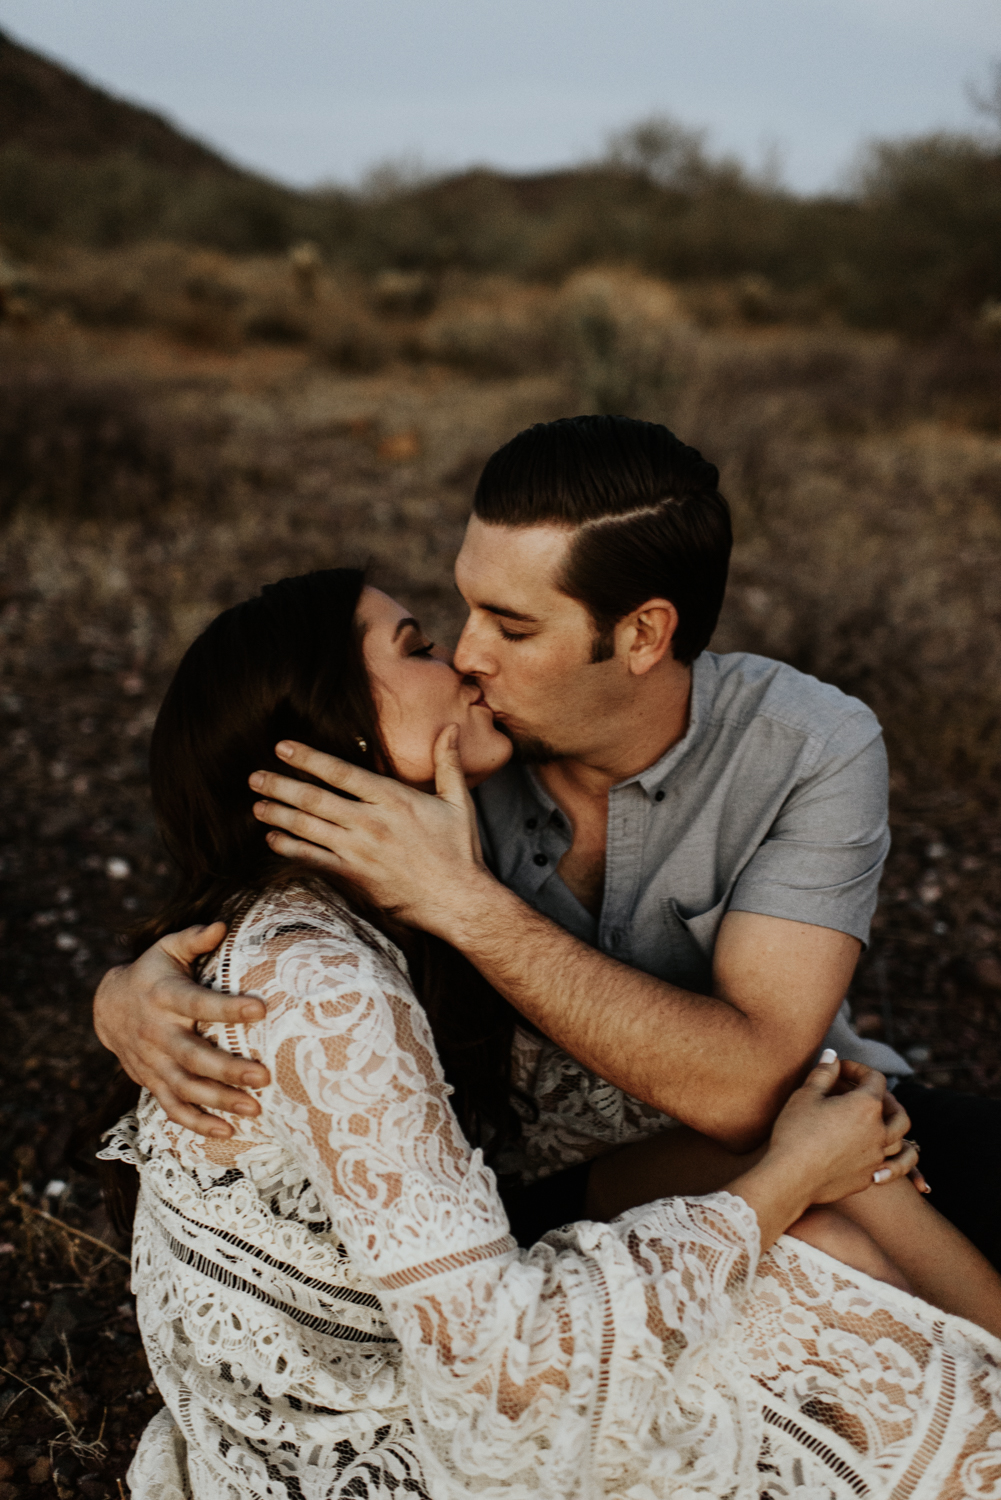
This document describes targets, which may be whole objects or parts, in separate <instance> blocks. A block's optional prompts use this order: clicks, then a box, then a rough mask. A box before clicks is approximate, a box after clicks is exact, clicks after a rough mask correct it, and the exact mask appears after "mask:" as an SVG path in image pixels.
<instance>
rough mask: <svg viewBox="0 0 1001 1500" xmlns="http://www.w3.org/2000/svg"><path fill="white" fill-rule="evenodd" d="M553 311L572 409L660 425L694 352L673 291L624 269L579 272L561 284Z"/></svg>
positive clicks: (694, 339)
mask: <svg viewBox="0 0 1001 1500" xmlns="http://www.w3.org/2000/svg"><path fill="white" fill-rule="evenodd" d="M555 311H556V322H557V327H558V329H559V333H560V339H561V345H562V349H563V352H564V360H565V365H564V368H565V372H566V377H567V379H568V381H569V383H570V384H571V386H572V388H573V390H574V391H575V393H576V396H577V401H578V404H579V405H580V406H582V407H583V408H584V409H585V410H588V411H600V412H611V413H618V414H622V415H628V416H642V417H648V418H653V419H655V420H660V419H662V417H663V415H664V413H665V411H666V410H667V409H668V408H669V407H670V406H671V404H672V402H673V399H674V397H675V396H676V394H677V393H678V391H679V389H680V387H681V385H682V383H683V381H684V380H685V379H686V377H687V376H688V375H689V373H690V367H691V364H692V361H693V359H694V357H695V347H696V336H695V334H694V332H693V330H692V329H691V328H690V327H689V326H688V324H687V322H686V320H685V318H684V315H683V313H682V311H681V308H680V306H679V303H678V299H677V297H676V296H675V294H674V293H673V291H672V289H671V288H670V287H669V286H668V285H667V284H666V283H665V282H663V281H655V280H653V279H651V278H649V277H642V276H637V275H636V274H635V273H630V272H628V271H614V270H595V271H582V272H580V273H578V275H576V276H572V277H571V278H570V279H569V280H568V281H567V282H566V284H565V285H564V287H563V288H562V290H561V292H560V295H559V298H558V299H557V304H556V310H555Z"/></svg>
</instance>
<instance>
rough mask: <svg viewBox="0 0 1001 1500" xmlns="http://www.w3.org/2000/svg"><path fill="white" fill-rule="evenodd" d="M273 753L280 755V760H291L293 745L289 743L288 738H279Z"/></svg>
mask: <svg viewBox="0 0 1001 1500" xmlns="http://www.w3.org/2000/svg"><path fill="white" fill-rule="evenodd" d="M275 754H276V755H280V756H281V758H282V760H291V759H292V757H293V755H294V754H295V746H294V745H290V744H289V742H288V740H280V741H279V743H278V744H277V745H276V746H275Z"/></svg>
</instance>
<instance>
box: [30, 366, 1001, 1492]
mask: <svg viewBox="0 0 1001 1500" xmlns="http://www.w3.org/2000/svg"><path fill="white" fill-rule="evenodd" d="M136 357H137V358H138V356H136ZM144 357H145V358H146V366H147V367H148V366H149V364H150V363H151V356H149V351H147V352H146V356H144ZM163 360H164V362H167V363H169V359H168V355H166V354H165V355H163ZM123 361H124V355H121V354H120V355H119V359H118V364H117V365H116V370H117V372H118V373H117V375H116V379H118V381H119V385H118V387H116V389H117V391H118V395H117V396H115V397H114V400H121V399H124V398H122V397H121V389H122V386H121V381H122V371H123V369H125V367H126V366H125V363H123ZM276 368H277V367H276ZM181 373H182V374H183V380H180V376H179V374H178V371H177V370H176V369H174V368H173V367H171V368H170V369H168V370H166V371H163V370H161V371H160V375H161V376H163V377H164V379H166V378H167V377H168V376H169V380H170V382H173V383H172V384H170V400H169V402H167V405H170V402H173V406H172V407H171V408H170V409H171V411H173V412H174V414H175V416H176V413H177V411H178V410H180V409H181V407H183V408H184V410H185V411H186V412H187V413H188V414H189V416H191V420H192V421H194V416H197V415H198V413H199V410H200V409H201V408H203V407H205V406H206V405H210V406H212V409H213V411H214V412H215V413H216V415H218V413H219V412H220V411H224V412H225V417H226V420H225V422H224V423H223V424H222V426H221V427H220V426H217V427H216V428H213V429H212V432H214V433H215V436H214V437H213V436H212V433H211V432H210V433H209V434H208V436H206V434H205V431H203V430H202V429H198V430H199V432H201V436H200V437H198V436H197V434H196V437H193V438H192V439H191V441H192V443H193V444H195V446H196V447H197V443H202V445H203V448H204V451H205V452H208V451H209V449H210V448H211V449H212V451H213V452H215V453H218V452H219V451H224V452H225V454H226V455H228V457H227V458H226V465H228V467H224V469H218V470H213V471H212V473H213V474H214V475H215V477H214V478H213V479H212V481H211V483H209V481H207V480H205V478H204V474H202V471H201V470H199V468H198V463H196V462H195V461H194V460H192V461H191V463H190V464H189V466H188V470H186V471H185V472H186V473H187V476H188V477H187V479H186V480H185V484H186V486H187V487H186V488H185V486H184V485H182V484H181V481H180V480H179V479H177V480H176V483H177V485H180V487H181V489H183V490H184V494H183V496H182V498H181V499H180V500H179V501H178V502H177V504H176V505H174V502H173V501H172V502H171V506H173V508H171V506H167V507H166V509H165V510H164V512H163V514H156V515H154V514H152V513H150V512H144V513H142V514H140V515H138V518H137V517H136V516H135V515H134V516H133V518H132V519H131V520H129V521H127V522H125V521H121V522H120V521H119V520H116V519H114V518H112V519H110V520H109V519H108V518H107V516H104V517H103V518H102V515H101V514H100V507H99V505H97V503H96V502H95V503H94V505H92V507H91V510H90V511H89V512H88V513H87V514H85V515H82V516H81V515H79V514H70V515H64V516H62V517H60V516H58V515H57V516H54V517H50V518H49V519H44V520H39V519H37V518H29V520H28V521H25V520H24V519H23V518H22V519H21V520H18V519H17V518H15V519H14V521H13V522H11V523H10V524H9V526H8V530H7V533H6V542H7V546H6V551H5V559H4V564H3V569H4V570H3V572H2V573H0V631H2V637H0V642H2V645H0V649H2V651H3V668H2V674H0V760H2V775H0V882H2V926H0V937H2V951H3V963H2V968H0V1018H2V1022H0V1024H2V1027H3V1037H4V1046H3V1050H2V1056H0V1068H2V1070H3V1090H2V1094H0V1178H2V1180H0V1287H2V1290H0V1343H2V1357H0V1366H2V1369H0V1500H15V1497H21V1496H24V1497H28V1496H38V1497H39V1500H47V1497H49V1496H52V1495H59V1496H60V1497H67V1496H71V1495H80V1496H82V1497H86V1500H101V1497H105V1496H109V1495H110V1496H113V1497H117V1496H118V1495H119V1493H120V1489H121V1485H122V1483H123V1481H124V1475H125V1471H126V1468H127V1466H128V1463H129V1460H130V1456H131V1453H132V1451H133V1450H134V1448H135V1445H136V1442H137V1439H138V1435H139V1433H140V1432H141V1430H142V1428H143V1426H144V1425H145V1423H146V1422H147V1420H148V1419H149V1417H150V1416H151V1415H152V1413H153V1412H154V1411H155V1410H156V1409H157V1408H158V1406H159V1405H160V1402H159V1397H158V1396H157V1394H156V1392H155V1389H154V1388H153V1386H152V1385H151V1383H150V1377H149V1372H148V1369H147V1366H146V1363H145V1360H144V1356H143V1351H142V1345H141V1341H140V1338H139V1334H138V1330H137V1327H136V1321H135V1316H134V1310H133V1303H132V1300H131V1298H130V1296H129V1292H128V1267H127V1261H126V1258H125V1257H126V1255H127V1249H128V1247H127V1244H126V1243H124V1242H123V1241H122V1240H121V1239H119V1238H118V1237H117V1236H116V1235H115V1234H114V1232H113V1231H112V1230H111V1228H110V1226H109V1224H108V1221H107V1219H106V1217H105V1215H104V1212H103V1208H102V1205H101V1202H100V1196H99V1192H98V1189H97V1186H96V1184H95V1182H94V1180H93V1178H92V1177H90V1176H89V1175H87V1173H86V1172H85V1171H84V1170H81V1165H80V1163H79V1161H77V1162H74V1160H73V1143H72V1139H71V1137H72V1135H73V1131H74V1129H75V1127H76V1125H77V1124H78V1122H79V1120H80V1118H81V1116H83V1115H84V1114H85V1113H86V1112H87V1110H88V1109H90V1108H92V1107H93V1106H94V1105H95V1103H96V1102H97V1101H98V1099H99V1098H100V1096H101V1094H102V1092H103V1091H104V1090H105V1088H106V1087H107V1084H108V1081H109V1079H110V1076H111V1060H110V1058H109V1056H108V1055H107V1054H106V1053H104V1052H103V1051H102V1049H101V1048H100V1046H99V1044H98V1043H97V1042H96V1040H95V1038H94V1037H93V1035H92V1034H91V1031H90V1024H89V1003H90V997H91V994H92V991H93V988H94V985H95V983H96V981H97V978H98V976H99V975H100V974H101V973H102V971H103V970H104V969H105V968H106V967H107V966H108V965H110V964H112V963H115V962H117V961H119V960H120V959H121V958H122V957H123V955H124V953H125V951H126V947H125V939H124V937H123V933H124V932H125V930H126V929H127V928H128V926H129V924H130V923H131V922H132V921H134V920H135V919H136V917H137V916H138V915H139V914H141V913H142V912H144V911H146V910H148V909H149V908H150V907H151V905H152V904H154V903H155V902H156V900H157V899H158V897H159V896H160V895H161V894H162V893H163V891H164V890H165V888H166V882H167V880H168V870H167V866H166V863H165V861H164V857H163V854H162V852H161V851H160V849H159V847H158V844H157V839H156V835H155V831H154V828H153V825H152V820H151V816H150V811H149V806H148V801H147V793H146V787H145V752H146V744H147V740H148V736H149V731H150V728H151V725H152V722H153V718H154V716H155V712H156V707H157V704H158V701H159V698H160V696H161V694H162V691H163V688H164V685H165V682H166V680H167V676H168V674H169V670H170V667H171V664H172V662H173V661H174V660H176V656H177V654H178V652H179V649H180V646H181V645H183V643H184V641H185V640H186V639H190V637H191V635H192V634H193V633H194V631H195V630H196V629H197V628H198V626H199V624H200V623H201V621H202V620H203V619H204V618H206V617H207V615H209V614H211V613H212V612H213V611H214V610H215V609H217V608H219V607H220V606H221V605H222V604H225V603H227V602H229V600H230V599H233V598H239V597H242V596H243V595H244V594H246V593H249V592H252V591H253V589H254V588H256V586H257V584H258V582H260V581H262V580H263V579H265V578H268V577H276V576H281V575H282V574H283V573H286V572H290V571H303V570H305V569H306V568H308V567H309V566H316V565H317V563H319V564H320V565H323V563H324V562H325V561H328V560H333V557H334V556H335V555H337V556H344V555H347V554H348V553H351V554H353V555H354V556H358V555H359V553H367V554H368V555H370V556H371V557H372V559H373V560H374V564H375V570H376V576H377V578H379V579H381V580H382V581H383V582H384V583H385V584H386V586H388V587H390V588H391V589H394V590H397V591H399V592H400V593H401V595H402V596H403V597H404V598H405V599H407V601H408V602H411V603H412V604H414V605H416V607H417V609H418V612H419V613H422V614H424V615H425V616H426V617H427V618H428V620H429V623H431V625H432V626H433V628H434V630H435V631H436V632H440V633H442V634H443V635H444V636H445V638H447V636H448V634H449V632H453V631H454V629H455V627H456V624H457V622H458V612H457V603H456V601H455V600H454V597H453V595H452V593H451V589H450V583H449V568H450V562H451V557H452V555H453V554H454V550H455V547H456V545H457V541H458V537H459V535H460V532H461V525H462V520H463V516H464V513H465V510H466V508H467V506H468V497H469V491H470V485H471V478H472V476H473V474H475V472H476V468H477V465H478V463H479V461H481V460H482V457H483V456H484V455H485V453H487V452H489V451H490V449H491V448H492V447H493V446H494V445H495V444H496V442H497V441H499V440H500V439H501V438H502V437H503V436H505V435H506V434H507V433H508V432H510V431H512V430H515V428H516V427H517V426H518V425H522V424H523V422H524V421H525V420H526V419H527V416H528V414H530V413H537V414H538V415H542V416H547V415H552V414H555V411H556V410H558V409H559V408H558V401H559V400H560V399H561V398H560V396H559V394H558V393H554V391H553V389H552V388H551V386H548V385H546V384H545V383H541V384H539V383H536V384H535V385H533V384H532V383H531V382H522V383H521V384H520V385H519V384H518V383H517V382H508V383H507V384H506V385H504V386H503V387H502V386H501V385H500V384H497V385H495V386H482V385H481V386H478V387H476V388H475V389H474V388H472V387H469V388H467V387H465V386H463V387H458V386H456V385H455V384H454V383H453V384H449V383H448V382H447V381H442V382H439V386H438V387H435V385H434V381H433V380H429V379H427V378H424V377H422V378H421V379H417V378H416V377H415V378H414V379H413V380H411V381H410V382H409V383H408V381H406V380H403V381H401V380H396V382H395V383H394V382H392V381H388V380H386V381H382V383H381V384H380V382H379V381H376V380H373V381H370V382H369V383H367V384H366V383H365V382H363V381H355V382H353V383H352V382H346V381H341V382H340V383H338V382H334V381H331V380H325V381H319V380H314V379H313V377H312V376H311V375H309V373H308V372H306V371H304V370H301V369H299V368H298V367H297V366H294V362H293V364H292V365H289V366H287V367H286V366H283V367H282V368H281V369H280V370H279V371H278V375H280V377H281V378H280V380H278V375H276V374H275V370H274V369H272V370H270V372H265V373H264V374H261V372H260V371H258V373H257V374H256V375H253V376H252V375H251V374H250V373H247V372H244V373H243V374H241V373H240V371H239V370H237V371H236V372H235V373H234V371H233V369H229V370H227V372H226V373H225V379H223V377H222V376H221V375H220V374H219V372H218V370H213V368H210V363H205V362H203V363H202V365H200V366H198V367H197V368H196V367H195V366H194V365H193V364H192V361H191V360H189V361H188V362H187V364H186V365H185V368H184V371H183V372H181ZM40 378H41V377H40ZM46 378H47V377H46ZM179 380H180V384H178V381H179ZM276 381H277V384H276ZM268 382H270V384H269V383H268ZM282 382H284V383H283V384H282ZM279 386H280V388H281V390H282V391H288V390H294V392H295V400H294V402H292V400H291V398H289V399H288V401H286V399H285V397H284V396H280V395H276V394H275V392H276V390H278V389H279ZM39 389H41V387H40V388H39ZM46 389H48V390H49V396H48V397H46V399H50V400H51V401H55V400H56V398H55V397H54V396H52V395H51V388H50V387H46ZM102 399H106V401H111V400H112V397H110V396H106V397H105V398H102ZM163 400H164V401H166V400H167V398H166V397H164V398H163ZM185 403H186V404H185ZM283 403H284V404H283ZM57 405H58V402H57ZM161 407H163V402H161ZM53 410H55V408H53ZM60 410H62V408H60ZM163 410H166V407H163ZM192 413H194V416H192V415H191V414H192ZM161 414H162V413H161ZM283 414H284V415H283ZM99 416H100V414H99ZM55 420H56V419H55V418H53V421H55ZM59 420H62V418H60V419H59ZM65 420H66V421H67V422H69V420H70V419H69V418H68V417H67V418H65ZM109 420H110V418H108V416H107V411H106V412H105V416H104V417H100V420H99V421H98V422H97V427H98V428H99V429H100V432H104V433H106V432H107V431H108V430H109V429H108V421H109ZM115 420H119V421H120V423H121V422H125V421H126V419H125V417H123V416H122V415H121V411H119V416H118V418H116V419H115ZM129 420H132V419H131V418H129ZM144 420H145V419H144ZM150 420H151V421H152V420H153V419H152V418H151V419H150ZM158 420H159V419H158ZM220 420H221V419H220ZM101 423H103V424H104V425H103V426H102V425H101ZM126 425H127V423H126ZM112 426H114V423H113V422H112ZM140 428H141V431H142V432H143V433H145V436H144V437H142V442H146V443H147V445H149V444H153V447H154V448H155V446H156V442H157V441H159V440H158V439H157V438H156V432H157V431H159V430H160V429H159V428H157V427H156V423H155V422H153V425H152V427H149V428H148V429H147V428H146V427H142V424H140ZM136 431H140V429H139V428H137V429H136ZM192 431H194V428H192ZM150 433H152V434H153V435H152V436H150ZM196 438H197V442H196ZM95 441H96V440H95ZM101 441H104V439H101ZM107 441H108V442H111V439H108V440H107ZM130 441H131V439H130ZM135 441H136V442H139V439H138V438H136V440H135ZM142 442H140V443H139V445H140V448H141V446H142ZM112 446H113V444H112ZM133 446H135V445H134V444H133ZM32 451H35V450H32ZM102 451H103V450H102ZM130 451H131V450H130ZM150 451H153V450H152V449H151V450H150ZM157 451H159V450H157ZM199 451H201V450H199ZM199 462H200V460H199ZM206 462H207V460H206ZM213 462H215V460H213ZM136 463H137V464H138V468H137V470H136V472H139V470H141V469H142V463H141V462H140V461H139V460H137V461H136ZM134 467H135V465H134ZM146 468H147V469H149V470H150V471H151V472H152V469H151V465H150V464H147V465H146ZM152 468H155V465H153V466H152ZM144 472H145V471H144ZM199 474H201V475H202V477H201V478H199V477H198V476H199ZM192 476H194V477H192ZM182 477H183V476H182ZM175 479H176V476H175ZM172 482H173V481H172ZM144 493H145V492H144ZM144 503H145V502H144ZM732 628H733V627H731V633H732ZM896 785H897V790H896V792H895V794H894V810H893V827H894V847H893V852H892V854H891V857H890V862H889V866H888V869H887V873H886V877H885V880H884V884H883V895H882V900H881V904H880V909H879V913H878V916H877V919H876V928H875V934H874V940H873V944H872V946H871V948H870V950H869V952H868V953H867V954H866V955H865V957H864V960H863V962H862V965H861V968H860V971H859V975H858V978H857V981H856V984H855V989H854V1003H855V1009H856V1015H857V1019H858V1022H859V1026H860V1029H861V1030H863V1031H864V1032H866V1033H867V1034H869V1035H872V1036H878V1037H885V1038H886V1039H887V1040H889V1041H892V1042H894V1043H895V1044H896V1045H897V1046H898V1047H899V1048H902V1049H903V1050H905V1051H906V1052H907V1053H908V1055H909V1057H910V1058H911V1060H912V1061H913V1062H914V1064H915V1066H916V1067H917V1069H918V1071H919V1073H920V1074H921V1076H922V1077H924V1078H925V1079H926V1080H927V1081H928V1082H931V1083H934V1084H952V1085H953V1086H956V1087H962V1088H966V1089H971V1090H973V1091H976V1092H979V1093H992V1094H995V1093H997V1091H998V1089H999V1087H1001V958H999V951H1001V950H999V942H1001V817H999V815H998V810H997V805H996V801H995V799H994V797H993V794H992V793H991V792H990V791H989V788H987V784H986V783H985V782H984V781H983V779H982V778H981V779H979V780H975V781H974V780H970V781H967V780H964V778H962V777H961V776H958V775H957V776H953V777H952V778H951V779H948V778H946V779H943V777H942V776H941V775H939V774H937V773H936V774H933V773H932V772H929V773H928V774H927V775H925V776H921V775H920V774H918V773H917V772H915V770H914V768H913V767H911V768H910V769H909V771H908V775H907V779H906V780H904V779H903V777H898V778H897V783H896Z"/></svg>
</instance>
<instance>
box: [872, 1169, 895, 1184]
mask: <svg viewBox="0 0 1001 1500" xmlns="http://www.w3.org/2000/svg"><path fill="white" fill-rule="evenodd" d="M892 1176H893V1173H892V1172H891V1171H890V1168H889V1167H880V1169H879V1171H878V1172H873V1174H872V1180H873V1182H888V1181H889V1179H890V1178H891V1177H892Z"/></svg>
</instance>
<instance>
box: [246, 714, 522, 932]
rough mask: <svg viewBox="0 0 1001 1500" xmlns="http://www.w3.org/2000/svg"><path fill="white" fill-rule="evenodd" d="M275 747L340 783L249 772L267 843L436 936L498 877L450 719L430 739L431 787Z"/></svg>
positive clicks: (293, 747)
mask: <svg viewBox="0 0 1001 1500" xmlns="http://www.w3.org/2000/svg"><path fill="white" fill-rule="evenodd" d="M276 752H277V754H278V755H280V756H281V758H282V759H283V760H287V761H288V763H289V765H290V766H294V767H295V769H296V770H298V771H305V772H308V774H309V775H310V776H313V777H315V778H316V779H317V780H318V781H324V782H326V783H327V785H328V786H331V787H336V788H337V789H338V791H336V792H327V791H324V790H323V788H322V787H317V786H313V785H312V784H311V783H310V782H306V781H297V780H295V779H294V778H293V777H291V776H279V775H276V774H274V773H273V772H267V771H257V772H255V773H254V775H253V776H251V778H250V785H251V786H252V787H253V789H254V790H255V791H257V792H260V793H261V794H262V796H263V797H264V798H267V799H268V800H266V801H261V802H258V803H256V805H255V807H254V813H255V815H256V816H257V817H258V818H259V819H260V820H261V822H262V823H269V824H270V825H271V827H272V828H273V829H274V830H275V831H274V832H272V833H269V834H268V843H269V844H270V846H271V848H272V849H273V850H274V851H275V853H276V854H284V855H286V856H287V857H288V858H289V859H300V860H303V861H304V862H305V863H307V864H311V865H314V866H315V867H316V868H317V869H320V870H328V871H331V872H332V873H334V874H337V875H343V876H346V877H347V879H349V880H351V881H353V882H354V883H355V884H356V885H358V886H359V887H360V888H361V889H362V890H363V891H364V892H365V893H366V895H367V896H368V897H369V899H370V900H371V901H372V903H373V905H375V906H377V907H380V908H381V909H382V910H384V911H391V912H392V913H393V914H394V915H395V916H397V917H399V918H400V920H401V921H404V922H407V923H409V924H410V925H412V926H414V927H423V928H424V929H425V930H426V931H428V932H437V933H438V934H439V936H445V935H446V932H445V929H446V928H447V927H448V926H449V925H450V921H451V919H452V917H453V916H454V914H455V911H456V909H457V908H461V906H462V903H463V901H464V899H465V897H466V894H467V893H468V891H469V889H470V886H471V884H475V885H483V884H484V883H487V884H494V883H495V882H494V880H493V877H492V876H491V875H490V874H489V872H488V871H487V869H486V866H485V865H484V863H483V855H482V852H481V849H480V840H479V833H478V830H477V826H476V809H475V808H474V806H473V800H472V798H471V797H470V795H469V791H468V789H467V787H466V781H465V777H464V776H463V773H462V766H461V764H460V761H459V751H458V731H457V729H456V726H455V725H454V724H450V725H449V726H448V727H447V728H445V729H443V730H442V732H441V734H440V735H439V736H438V739H437V741H436V742H435V747H434V763H435V787H436V790H437V795H435V796H429V795H428V794H427V793H426V792H418V791H415V790H414V789H413V788H412V787H408V786H403V785H401V783H400V782H398V781H391V780H390V779H389V778H388V777H386V776H377V775H375V774H374V773H373V772H371V771H365V770H362V769H361V768H360V767H358V766H352V765H350V764H349V763H348V762H347V761H343V760H338V759H337V757H336V756H334V755H324V754H322V753H321V752H320V751H319V750H310V749H309V748H308V746H306V745H297V744H293V743H290V742H287V741H283V742H282V744H280V745H278V746H276ZM338 792H347V793H348V794H349V797H355V798H357V799H358V800H357V801H355V802H352V801H350V800H349V797H342V796H339V795H338Z"/></svg>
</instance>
